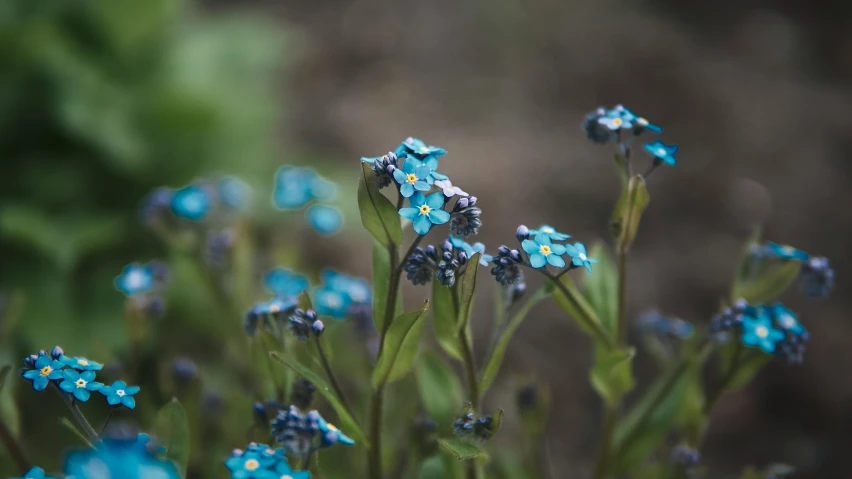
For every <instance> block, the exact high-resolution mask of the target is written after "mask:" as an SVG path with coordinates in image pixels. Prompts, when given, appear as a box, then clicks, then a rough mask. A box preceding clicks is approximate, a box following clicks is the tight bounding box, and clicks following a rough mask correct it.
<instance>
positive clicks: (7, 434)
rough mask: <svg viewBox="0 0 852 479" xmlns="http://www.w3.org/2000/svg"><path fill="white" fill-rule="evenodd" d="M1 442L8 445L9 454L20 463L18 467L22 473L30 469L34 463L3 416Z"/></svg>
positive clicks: (0, 419) (1, 419)
mask: <svg viewBox="0 0 852 479" xmlns="http://www.w3.org/2000/svg"><path fill="white" fill-rule="evenodd" d="M0 442H2V443H3V444H5V445H6V450H8V451H9V455H10V456H12V460H13V461H15V464H17V465H18V469H20V470H21V474H24V473H25V472H26V471H28V470H29V469H30V467H31V466H32V464H31V463H30V461H29V459H27V455H26V453H24V448H23V447H21V444H20V443H19V442H18V440H17V439H15V436H14V435H13V434H12V431H11V430H10V429H9V426H7V425H6V423H5V422H4V421H3V418H0Z"/></svg>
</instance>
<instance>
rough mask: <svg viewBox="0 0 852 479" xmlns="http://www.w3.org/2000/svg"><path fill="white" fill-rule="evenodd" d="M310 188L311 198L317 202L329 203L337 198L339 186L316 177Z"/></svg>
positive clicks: (318, 176)
mask: <svg viewBox="0 0 852 479" xmlns="http://www.w3.org/2000/svg"><path fill="white" fill-rule="evenodd" d="M309 186H310V193H311V197H312V198H313V199H315V200H321V201H329V200H332V199H334V197H335V196H337V185H335V184H334V183H332V182H331V181H328V180H327V179H325V178H323V177H322V176H320V175H314V177H313V179H312V180H311V183H310V185H309Z"/></svg>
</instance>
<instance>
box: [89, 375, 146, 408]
mask: <svg viewBox="0 0 852 479" xmlns="http://www.w3.org/2000/svg"><path fill="white" fill-rule="evenodd" d="M98 392H100V393H101V394H103V395H104V397H106V399H107V404H109V405H110V406H118V405H119V404H121V405H122V406H124V407H126V408H127V409H135V408H136V400H135V399H133V396H135V395H136V394H137V393H139V386H128V385H127V383H125V382H124V381H116V382H114V383H112V386H104V387H102V388H101V389H100V390H99V391H98Z"/></svg>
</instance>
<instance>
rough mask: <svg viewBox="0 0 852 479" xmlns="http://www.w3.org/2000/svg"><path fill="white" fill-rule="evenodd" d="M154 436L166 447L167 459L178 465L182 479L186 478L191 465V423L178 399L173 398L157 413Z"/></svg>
mask: <svg viewBox="0 0 852 479" xmlns="http://www.w3.org/2000/svg"><path fill="white" fill-rule="evenodd" d="M154 434H155V436H156V437H157V441H158V442H159V444H161V445H162V446H164V447H166V457H167V458H168V459H171V460H172V461H174V462H175V463H176V464H177V466H178V470H179V471H180V475H181V477H185V476H186V466H187V464H188V463H189V422H188V421H187V420H186V411H184V410H183V406H181V405H180V402H178V400H177V399H175V398H172V400H171V401H169V402H168V403H167V404H166V405H165V406H163V407H162V408H160V410H159V411H158V412H157V417H156V419H155V420H154Z"/></svg>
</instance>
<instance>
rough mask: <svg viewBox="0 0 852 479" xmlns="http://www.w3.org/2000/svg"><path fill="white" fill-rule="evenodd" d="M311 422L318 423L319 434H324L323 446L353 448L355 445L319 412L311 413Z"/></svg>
mask: <svg viewBox="0 0 852 479" xmlns="http://www.w3.org/2000/svg"><path fill="white" fill-rule="evenodd" d="M308 420H309V421H316V424H317V427H319V432H320V433H321V434H322V436H321V437H320V440H321V443H322V445H323V446H331V445H334V444H344V445H346V446H352V445H354V444H355V441H354V440H352V438H350V437H349V436H347V435H346V434H343V432H342V431H341V430H340V429H337V428H336V427H335V426H334V424H331V423H329V422H328V421H326V420H325V419H324V418H323V417H322V416H320V413H319V412H318V411H311V412H309V413H308Z"/></svg>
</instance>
